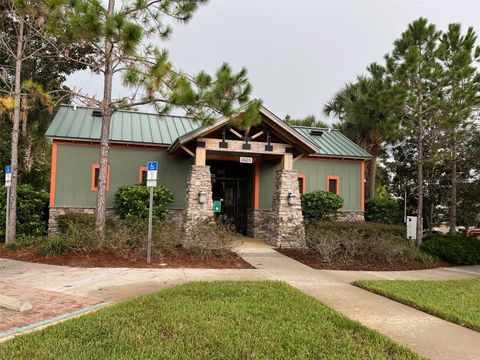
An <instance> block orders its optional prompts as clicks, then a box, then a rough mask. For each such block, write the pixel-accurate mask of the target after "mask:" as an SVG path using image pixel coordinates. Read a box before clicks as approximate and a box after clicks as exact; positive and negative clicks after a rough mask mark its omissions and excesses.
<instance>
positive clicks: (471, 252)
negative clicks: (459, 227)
mask: <svg viewBox="0 0 480 360" xmlns="http://www.w3.org/2000/svg"><path fill="white" fill-rule="evenodd" d="M421 249H422V250H423V251H425V252H427V253H429V254H431V255H434V256H437V257H439V258H441V259H443V260H445V261H448V262H449V263H451V264H454V265H476V264H480V240H478V239H476V238H469V237H465V236H461V235H440V234H434V235H429V236H426V237H425V238H424V239H423V243H422V246H421Z"/></svg>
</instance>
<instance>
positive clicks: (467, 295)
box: [354, 278, 480, 331]
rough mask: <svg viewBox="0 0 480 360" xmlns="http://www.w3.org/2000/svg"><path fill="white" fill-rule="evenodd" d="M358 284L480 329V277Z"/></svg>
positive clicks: (455, 321) (436, 314) (357, 283)
mask: <svg viewBox="0 0 480 360" xmlns="http://www.w3.org/2000/svg"><path fill="white" fill-rule="evenodd" d="M354 285H357V286H359V287H361V288H364V289H366V290H370V291H372V292H375V293H377V294H380V295H383V296H386V297H388V298H390V299H393V300H396V301H398V302H401V303H404V304H406V305H409V306H412V307H414V308H417V309H419V310H422V311H425V312H427V313H429V314H432V315H435V316H438V317H440V318H442V319H445V320H448V321H451V322H454V323H457V324H459V325H462V326H466V327H469V328H471V329H473V330H477V331H480V296H479V294H480V278H475V279H466V280H448V281H424V280H422V281H406V280H395V281H391V280H380V281H372V280H362V281H356V282H355V283H354Z"/></svg>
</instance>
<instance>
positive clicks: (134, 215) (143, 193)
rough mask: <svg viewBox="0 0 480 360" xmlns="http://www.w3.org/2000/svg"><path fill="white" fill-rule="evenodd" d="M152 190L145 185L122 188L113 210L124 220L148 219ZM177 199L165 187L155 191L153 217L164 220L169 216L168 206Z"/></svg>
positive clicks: (116, 194)
mask: <svg viewBox="0 0 480 360" xmlns="http://www.w3.org/2000/svg"><path fill="white" fill-rule="evenodd" d="M149 197H150V189H149V188H148V187H146V186H144V185H129V186H122V187H120V188H119V189H118V190H117V192H116V193H115V197H114V200H113V209H114V211H115V214H116V215H118V216H119V217H120V218H122V219H147V218H148V207H149V204H148V201H149ZM174 199H175V197H174V196H173V193H172V192H171V191H170V190H168V189H167V188H165V187H163V186H157V187H155V188H154V189H153V216H154V217H155V218H156V219H158V220H164V219H165V218H166V217H167V215H168V212H167V205H168V204H170V203H171V202H172V201H173V200H174Z"/></svg>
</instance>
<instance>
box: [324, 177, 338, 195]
mask: <svg viewBox="0 0 480 360" xmlns="http://www.w3.org/2000/svg"><path fill="white" fill-rule="evenodd" d="M330 180H337V189H336V191H335V194H337V195H340V178H339V177H338V176H336V175H328V176H327V191H330V189H329V187H328V184H329V182H330Z"/></svg>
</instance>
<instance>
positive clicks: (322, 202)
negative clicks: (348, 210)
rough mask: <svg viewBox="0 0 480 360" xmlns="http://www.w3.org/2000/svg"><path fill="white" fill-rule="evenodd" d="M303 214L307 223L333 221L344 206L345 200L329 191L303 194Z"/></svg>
mask: <svg viewBox="0 0 480 360" xmlns="http://www.w3.org/2000/svg"><path fill="white" fill-rule="evenodd" d="M301 200H302V212H303V217H304V219H305V220H306V221H323V220H333V219H336V217H337V212H338V210H339V209H340V208H341V207H342V205H343V199H342V198H341V197H340V196H339V195H337V194H334V193H331V192H328V191H313V192H309V193H305V194H302V196H301Z"/></svg>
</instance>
